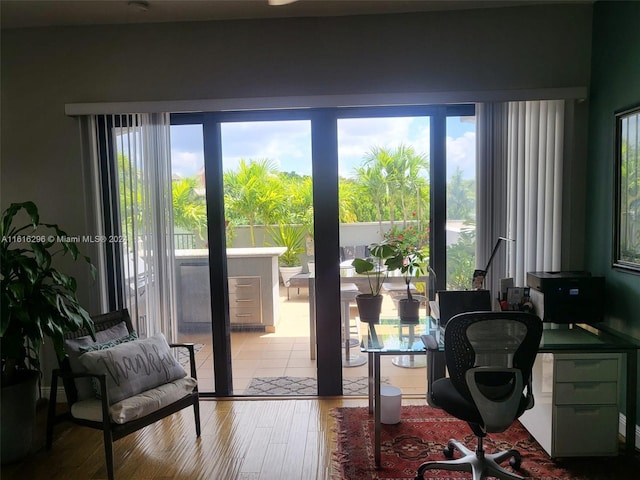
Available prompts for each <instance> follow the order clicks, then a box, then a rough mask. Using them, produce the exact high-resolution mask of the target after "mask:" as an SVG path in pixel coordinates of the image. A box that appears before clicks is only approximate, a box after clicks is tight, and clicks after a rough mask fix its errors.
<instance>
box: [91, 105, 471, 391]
mask: <svg viewBox="0 0 640 480" xmlns="http://www.w3.org/2000/svg"><path fill="white" fill-rule="evenodd" d="M473 118H474V107H473V105H460V106H415V107H380V108H329V109H317V110H315V109H307V110H305V109H300V110H279V111H256V112H218V113H196V114H172V115H171V130H170V133H171V135H170V136H171V161H170V168H171V179H170V184H171V187H170V190H171V192H170V196H171V203H172V224H171V226H170V228H168V229H167V231H166V232H164V233H170V237H171V245H172V247H171V249H172V256H174V257H175V258H172V260H171V262H172V268H173V269H174V270H175V281H174V282H173V284H174V288H173V291H172V293H171V295H172V298H173V299H174V303H175V313H174V318H173V326H172V328H174V329H175V332H176V334H177V340H181V341H192V342H194V343H195V344H196V349H197V350H198V354H197V356H196V358H197V360H196V361H197V369H198V375H199V380H200V390H201V392H202V393H203V394H204V395H207V394H212V395H218V396H228V395H252V396H254V395H258V396H260V395H272V394H273V395H287V394H291V395H307V394H311V395H314V394H320V395H338V394H341V393H343V391H344V392H345V393H347V394H349V393H364V392H365V391H366V388H359V387H358V382H359V381H363V378H364V377H365V375H366V369H367V367H366V358H364V357H363V356H362V354H361V353H360V352H359V348H358V345H357V335H358V322H357V316H358V312H357V309H356V307H355V304H354V302H353V299H354V297H355V295H356V294H357V292H360V291H361V290H360V288H361V287H362V282H361V280H362V279H361V278H360V279H358V278H356V277H355V276H354V275H353V270H352V269H351V268H350V262H351V261H352V258H353V257H355V256H366V255H367V246H368V245H369V244H370V243H373V242H377V241H380V240H382V239H384V238H388V237H389V236H390V235H396V236H398V235H402V236H407V235H413V236H414V237H415V242H416V246H418V247H420V248H422V249H423V250H424V251H426V252H428V257H429V265H430V270H429V271H430V272H431V275H425V277H428V278H425V279H423V280H425V281H424V282H419V281H416V282H413V283H412V285H411V288H413V289H414V293H415V294H416V295H419V296H420V297H421V298H423V299H425V300H426V298H428V297H432V295H433V293H434V291H435V290H437V289H443V288H446V287H447V286H449V287H451V286H453V287H457V286H458V285H459V286H460V287H462V286H464V282H465V278H466V277H467V276H469V279H468V284H467V285H469V286H470V282H471V278H470V275H471V274H467V271H466V270H465V269H461V268H458V265H463V266H464V267H465V268H467V266H468V265H470V264H472V263H473V262H474V260H473V255H474V253H475V252H474V248H475V247H474V245H475V244H474V240H473V222H474V216H473V214H472V212H473V210H474V203H473V198H474V195H473V189H474V183H473V182H474V178H475V171H474V170H473V167H472V166H473V164H474V161H473V159H474V158H475V142H474V138H475V124H474V122H473ZM112 134H113V132H112ZM103 141H107V137H106V136H105V138H104V139H103ZM110 161H111V160H110V159H109V158H105V160H104V162H105V165H106V164H108V163H109V162H110ZM112 168H114V169H115V170H117V167H112ZM115 175H116V176H117V173H115ZM106 188H110V187H108V186H107V187H106ZM107 203H108V202H107ZM114 206H115V208H114V209H112V211H111V212H109V211H106V216H107V217H109V218H112V217H114V215H115V217H117V215H118V214H117V209H118V207H117V205H114ZM452 226H455V227H456V228H457V227H458V226H460V228H457V230H456V232H457V233H458V236H457V237H456V239H454V240H456V241H455V242H453V241H451V238H450V237H451V235H450V232H449V230H451V229H452ZM116 228H117V227H116ZM412 238H413V237H412ZM117 254H118V253H117V252H116V251H115V250H114V255H117ZM456 262H458V263H456ZM116 263H117V262H116ZM452 265H456V267H455V268H451V267H452ZM283 266H291V267H297V270H296V271H294V272H286V273H281V268H280V267H283ZM458 270H460V272H459V274H458V273H456V275H458V277H459V278H460V281H459V284H455V283H452V279H454V278H456V277H455V275H454V273H452V272H458ZM472 270H473V269H471V273H472ZM433 272H435V274H433ZM118 275H119V274H118V271H117V268H114V272H113V276H114V278H115V277H118ZM396 281H398V282H396ZM396 283H399V284H400V285H404V282H403V279H402V278H392V280H391V281H390V282H389V284H388V288H387V290H388V291H386V292H385V296H386V300H387V305H386V307H387V310H385V312H386V315H388V316H396V315H397V306H396V303H395V301H396V300H397V295H396V294H398V292H396V291H394V288H393V287H394V286H395V284H396ZM401 290H402V291H404V288H402V289H401ZM422 312H423V314H424V315H426V313H427V310H426V302H425V303H424V304H423V307H422ZM405 360H406V359H402V358H398V359H389V361H390V365H389V381H390V383H394V384H397V385H399V386H401V387H402V388H403V389H404V390H405V393H420V392H423V391H424V380H425V373H424V370H420V368H422V367H423V366H424V365H423V364H421V363H420V362H415V359H410V361H409V362H406V361H405ZM407 366H408V367H411V368H407ZM417 367H419V368H417ZM414 376H415V378H414ZM418 377H419V378H418ZM364 385H365V384H364V383H363V384H362V387H364Z"/></svg>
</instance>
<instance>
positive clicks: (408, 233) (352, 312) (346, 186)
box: [338, 116, 430, 395]
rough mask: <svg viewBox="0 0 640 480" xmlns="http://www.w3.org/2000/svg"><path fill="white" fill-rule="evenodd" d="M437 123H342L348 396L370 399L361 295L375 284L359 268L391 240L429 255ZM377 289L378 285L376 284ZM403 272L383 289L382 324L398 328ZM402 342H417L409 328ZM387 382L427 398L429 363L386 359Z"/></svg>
mask: <svg viewBox="0 0 640 480" xmlns="http://www.w3.org/2000/svg"><path fill="white" fill-rule="evenodd" d="M429 151H430V117H428V116H424V117H385V118H348V119H339V120H338V162H339V196H340V198H339V205H340V261H341V264H340V266H341V268H340V284H341V300H342V301H341V303H342V308H341V311H342V320H343V338H342V345H343V391H344V394H345V395H361V394H363V393H366V391H367V390H366V388H367V385H366V381H365V380H366V378H367V368H368V367H367V365H366V361H367V359H366V357H365V356H364V355H363V354H362V353H361V352H360V348H359V346H358V341H357V338H358V330H359V329H360V328H366V324H365V323H362V322H360V320H359V313H358V308H357V306H356V303H355V296H356V295H357V294H359V293H370V284H369V278H368V277H367V276H364V275H359V274H358V273H357V272H355V269H354V268H353V266H352V261H353V259H354V258H362V257H367V256H369V253H370V252H369V249H368V246H369V245H370V244H371V243H377V242H381V241H384V240H393V239H396V240H397V239H405V240H406V239H410V240H411V242H412V244H413V245H414V246H415V248H420V249H423V250H424V251H425V254H426V256H427V257H428V248H429V184H430V182H429ZM374 283H375V282H374ZM426 286H427V282H426V281H425V282H418V281H415V280H412V281H411V282H410V288H411V289H412V292H413V294H414V295H417V296H418V298H419V299H421V300H422V301H423V303H422V306H421V309H420V312H421V313H420V315H423V316H426V315H427V311H426V308H427V306H426V304H427V302H426V300H427V292H426ZM406 288H407V287H406V283H405V279H404V277H402V275H401V274H400V272H398V271H395V272H390V273H389V277H388V279H387V280H386V281H385V282H384V284H383V286H382V290H381V293H382V297H383V301H382V312H381V321H385V320H388V321H397V318H398V300H399V299H400V298H404V297H406ZM399 340H400V341H406V342H416V341H420V339H419V338H416V337H415V336H412V335H411V329H409V328H407V330H406V337H403V338H402V339H399ZM381 365H382V376H383V378H384V380H385V382H386V383H388V384H392V385H395V386H398V387H400V388H401V389H402V391H403V393H405V394H413V393H418V394H424V392H425V391H426V375H425V370H424V367H425V365H426V364H425V359H424V356H422V355H419V356H399V357H387V356H383V358H382V361H381Z"/></svg>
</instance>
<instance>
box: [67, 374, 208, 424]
mask: <svg viewBox="0 0 640 480" xmlns="http://www.w3.org/2000/svg"><path fill="white" fill-rule="evenodd" d="M196 385H197V381H196V380H195V379H194V378H191V377H183V378H180V379H178V380H175V381H173V382H170V383H166V384H163V385H160V386H158V387H156V388H152V389H150V390H146V391H144V392H142V393H139V394H137V395H134V396H132V397H129V398H125V399H124V400H121V401H119V402H117V403H114V404H113V405H111V406H110V407H109V414H110V416H111V421H112V422H114V423H119V424H123V423H127V422H130V421H132V420H136V419H138V418H142V417H144V416H146V415H149V414H150V413H153V412H155V411H156V410H160V409H161V408H163V407H166V406H167V405H170V404H172V403H174V402H176V401H178V400H180V399H181V398H183V397H185V396H187V395H189V394H191V392H193V389H194V388H195V387H196ZM71 415H72V416H73V417H74V418H80V419H83V420H91V421H94V422H102V401H101V400H100V399H97V398H92V399H89V400H82V401H79V402H76V403H74V404H73V405H72V406H71Z"/></svg>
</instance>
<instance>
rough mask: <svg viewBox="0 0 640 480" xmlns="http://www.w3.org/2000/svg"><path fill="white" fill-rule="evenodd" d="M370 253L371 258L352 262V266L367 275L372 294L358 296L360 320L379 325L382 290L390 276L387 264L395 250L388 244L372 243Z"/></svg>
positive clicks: (357, 259) (359, 272)
mask: <svg viewBox="0 0 640 480" xmlns="http://www.w3.org/2000/svg"><path fill="white" fill-rule="evenodd" d="M369 253H370V256H369V257H367V258H356V259H354V260H353V262H351V265H353V267H354V268H355V271H356V273H358V274H360V275H366V276H367V279H368V280H369V291H370V293H361V294H359V295H357V296H356V303H357V304H358V311H359V313H360V320H361V321H363V322H369V323H378V321H379V320H380V310H381V309H382V295H381V294H380V290H381V289H382V285H383V284H384V281H385V280H386V279H387V275H388V274H389V272H388V270H387V267H386V265H385V262H386V260H387V259H388V258H389V257H390V256H391V255H392V254H393V249H392V247H391V245H390V244H389V243H387V242H382V243H372V244H371V245H369Z"/></svg>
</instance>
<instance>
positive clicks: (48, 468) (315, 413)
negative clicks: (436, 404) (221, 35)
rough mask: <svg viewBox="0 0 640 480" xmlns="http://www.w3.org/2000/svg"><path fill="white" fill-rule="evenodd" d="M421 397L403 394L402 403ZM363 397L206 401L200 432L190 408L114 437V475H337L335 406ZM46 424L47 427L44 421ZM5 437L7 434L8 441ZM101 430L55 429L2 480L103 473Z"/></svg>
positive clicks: (73, 478)
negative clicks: (47, 446) (49, 442)
mask: <svg viewBox="0 0 640 480" xmlns="http://www.w3.org/2000/svg"><path fill="white" fill-rule="evenodd" d="M410 403H418V404H423V403H424V400H407V401H406V402H405V401H404V400H403V404H410ZM364 405H367V400H366V399H365V398H358V399H356V398H322V399H318V398H308V399H307V398H305V399H286V400H263V399H260V400H237V399H236V400H209V399H206V400H201V402H200V409H201V421H202V435H201V437H200V438H197V437H196V434H195V426H194V421H193V411H192V410H191V409H185V410H182V411H181V412H179V413H177V414H175V415H172V416H171V417H169V418H166V419H164V420H162V421H160V422H157V423H155V424H154V425H150V426H148V427H146V428H144V429H142V430H140V431H138V432H136V433H133V434H131V435H129V436H128V437H125V438H123V439H121V440H118V441H116V442H115V443H114V463H115V476H116V479H117V480H136V479H149V480H151V479H169V478H171V479H212V480H259V479H260V480H276V479H282V480H302V479H304V480H312V479H322V480H324V479H330V478H332V462H331V456H332V452H333V446H334V429H333V427H334V419H333V417H332V416H331V415H330V410H331V409H332V408H334V407H338V406H364ZM41 426H42V425H41ZM3 440H4V441H6V439H3ZM106 475H107V472H106V467H105V460H104V448H103V443H102V432H100V431H97V430H92V429H90V428H86V427H79V426H76V425H72V424H70V423H65V424H61V425H59V426H58V427H57V428H56V431H55V434H54V443H53V446H52V448H51V450H50V451H46V450H44V449H42V450H40V451H39V452H38V453H36V454H35V455H34V456H33V457H31V458H29V459H27V460H26V461H24V462H22V463H19V464H13V465H3V466H2V472H1V477H2V479H3V480H18V479H20V480H24V479H30V480H38V479H47V480H48V479H52V480H53V479H65V480H67V479H68V480H82V479H101V478H106Z"/></svg>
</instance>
